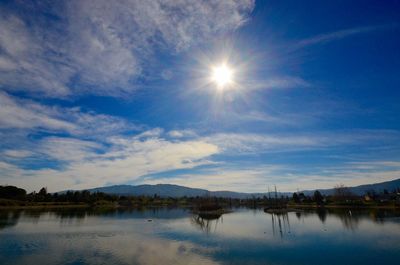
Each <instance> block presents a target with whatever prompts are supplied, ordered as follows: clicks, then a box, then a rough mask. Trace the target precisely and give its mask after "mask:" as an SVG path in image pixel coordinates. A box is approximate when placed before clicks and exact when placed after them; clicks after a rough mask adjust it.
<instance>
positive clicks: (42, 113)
mask: <svg viewBox="0 0 400 265" xmlns="http://www.w3.org/2000/svg"><path fill="white" fill-rule="evenodd" d="M0 105H1V111H0V130H1V129H13V130H16V129H18V130H29V131H45V132H66V133H69V134H71V135H81V136H83V135H87V136H89V137H93V136H95V135H102V136H105V135H109V134H115V133H118V132H122V131H127V130H138V129H139V126H137V125H134V124H131V123H129V122H127V121H125V120H124V119H121V118H118V117H114V116H109V115H104V114H97V113H94V112H84V111H82V110H81V109H80V108H76V107H75V108H65V107H58V106H52V107H50V106H47V105H43V104H39V103H37V102H35V101H32V100H27V99H18V98H16V97H13V96H10V95H8V94H6V93H4V92H0Z"/></svg>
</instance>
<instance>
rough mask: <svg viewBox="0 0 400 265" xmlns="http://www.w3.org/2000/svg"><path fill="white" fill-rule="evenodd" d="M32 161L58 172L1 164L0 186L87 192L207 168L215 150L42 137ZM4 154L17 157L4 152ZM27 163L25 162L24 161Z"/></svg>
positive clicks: (139, 139)
mask: <svg viewBox="0 0 400 265" xmlns="http://www.w3.org/2000/svg"><path fill="white" fill-rule="evenodd" d="M33 150H34V152H33V153H32V154H31V157H35V158H37V159H41V160H43V161H54V162H56V163H57V165H59V166H58V168H57V169H53V168H50V167H47V166H46V164H45V165H44V166H42V168H40V169H23V168H21V167H19V166H18V161H11V162H10V161H8V162H3V164H2V166H3V167H2V168H1V169H0V170H1V172H2V182H6V183H16V184H19V185H22V186H23V187H34V188H35V189H38V188H39V186H40V185H47V186H48V187H49V189H51V190H53V191H54V190H60V189H66V188H90V187H93V186H102V185H106V184H108V183H115V184H117V183H125V182H127V181H134V180H135V179H137V178H138V177H140V176H143V175H146V174H152V173H157V172H163V171H167V170H174V169H190V168H194V167H197V166H200V165H205V164H210V163H212V162H211V161H209V160H207V158H208V157H210V156H212V155H214V154H217V153H218V152H219V148H218V147H217V146H216V145H213V144H210V143H207V142H204V141H200V140H189V141H174V142H171V141H168V140H165V139H163V138H160V137H157V136H154V134H148V136H147V137H146V136H143V134H142V135H139V136H133V137H122V136H114V137H112V138H110V139H109V141H108V143H107V144H101V143H97V142H94V141H86V140H79V139H73V138H65V137H46V138H43V139H42V140H40V141H38V142H36V143H35V148H33ZM6 152H7V153H10V152H11V153H13V152H14V153H15V152H16V151H13V150H7V151H6ZM27 159H28V158H25V160H27Z"/></svg>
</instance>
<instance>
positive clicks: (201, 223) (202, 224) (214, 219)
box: [191, 214, 223, 234]
mask: <svg viewBox="0 0 400 265" xmlns="http://www.w3.org/2000/svg"><path fill="white" fill-rule="evenodd" d="M191 221H192V224H194V225H195V226H196V227H198V228H200V230H201V231H203V232H205V233H206V234H209V233H210V232H212V231H213V232H215V231H216V230H217V226H218V223H219V222H221V223H223V218H222V215H221V214H219V215H213V216H202V215H201V214H194V215H193V216H192V219H191Z"/></svg>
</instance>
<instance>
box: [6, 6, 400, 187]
mask: <svg viewBox="0 0 400 265" xmlns="http://www.w3.org/2000/svg"><path fill="white" fill-rule="evenodd" d="M399 13H400V2H398V1H256V2H253V1H251V0H237V1H197V0H182V1H169V0H165V1H161V0H160V1H137V0H132V1H128V0H121V1H115V2H114V1H103V0H98V1H86V0H83V1H56V2H54V1H49V2H48V1H29V2H24V1H2V2H1V3H0V89H1V91H0V137H1V143H0V153H1V156H0V183H1V184H2V185H4V184H10V185H11V184H12V185H17V186H21V187H24V188H26V189H27V190H29V191H31V190H37V189H39V188H40V187H42V186H47V187H48V189H49V190H50V191H58V190H64V189H84V188H92V187H97V186H103V185H113V184H142V183H150V184H155V183H173V184H179V185H185V186H189V187H200V188H207V189H210V190H226V189H229V190H235V191H245V192H253V191H266V190H267V187H268V186H273V185H277V186H278V188H279V189H280V190H285V191H295V190H297V189H307V188H330V187H333V186H335V185H337V184H339V183H343V184H345V185H356V184H363V183H371V182H380V181H386V180H391V179H396V178H400V104H399V103H398V102H399V99H400V91H399V85H400V73H399V69H400V49H399V47H400V16H399ZM223 63H225V64H226V65H227V67H229V69H230V71H232V73H233V74H232V75H233V77H232V81H231V83H229V84H228V85H226V86H224V87H219V86H218V84H216V83H215V82H213V81H212V80H211V77H212V74H213V69H214V68H215V67H218V66H219V65H221V64H223Z"/></svg>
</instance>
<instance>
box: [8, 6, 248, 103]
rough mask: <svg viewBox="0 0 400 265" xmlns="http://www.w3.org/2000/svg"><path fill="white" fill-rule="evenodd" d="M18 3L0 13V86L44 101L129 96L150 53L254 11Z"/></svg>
mask: <svg viewBox="0 0 400 265" xmlns="http://www.w3.org/2000/svg"><path fill="white" fill-rule="evenodd" d="M19 4H20V5H21V8H22V9H24V10H25V11H26V12H21V13H18V14H17V13H15V12H13V11H12V10H8V9H7V8H5V7H4V8H2V9H0V49H1V50H2V53H1V54H0V86H1V87H2V88H3V89H7V90H24V91H28V92H31V94H33V95H36V96H38V95H46V96H51V97H68V96H71V95H76V94H82V93H91V94H100V95H109V96H123V95H125V94H127V93H131V92H132V91H133V90H135V89H136V88H137V87H138V84H137V83H136V82H135V81H136V80H137V78H139V77H145V78H147V77H148V74H149V73H150V72H151V64H152V63H154V61H155V60H156V57H155V56H153V54H154V53H155V52H156V51H168V52H169V53H171V52H172V53H176V52H179V51H182V50H185V49H187V48H188V47H190V46H191V45H193V44H196V43H200V42H203V41H206V40H208V39H209V38H211V37H212V36H215V34H220V33H224V32H228V31H232V30H235V29H236V28H238V27H240V26H241V25H242V24H243V23H245V22H246V20H247V18H248V15H249V14H250V12H251V11H252V9H253V8H254V1H253V0H240V1H195V0H185V1H140V0H122V1H117V2H115V1H106V0H100V1H91V0H84V1H61V2H57V3H55V2H49V3H40V4H32V5H28V4H26V3H23V2H21V3H19ZM43 13H48V14H52V15H53V16H54V17H55V18H56V19H49V18H48V17H47V19H42V18H41V16H43ZM21 14H23V16H21ZM144 64H146V69H144ZM156 78H162V77H161V76H159V77H156Z"/></svg>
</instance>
